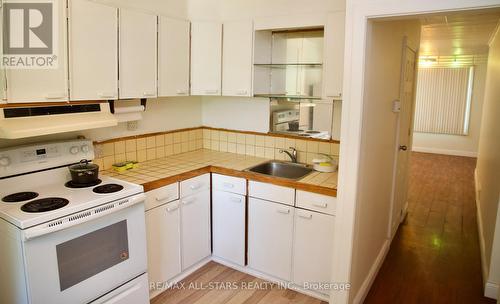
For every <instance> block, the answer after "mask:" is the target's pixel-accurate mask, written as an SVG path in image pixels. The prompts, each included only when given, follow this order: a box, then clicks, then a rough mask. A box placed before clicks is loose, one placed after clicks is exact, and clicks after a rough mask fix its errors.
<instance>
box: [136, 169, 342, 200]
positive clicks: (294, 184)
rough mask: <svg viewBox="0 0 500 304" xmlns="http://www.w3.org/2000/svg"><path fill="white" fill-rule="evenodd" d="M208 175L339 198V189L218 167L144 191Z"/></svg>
mask: <svg viewBox="0 0 500 304" xmlns="http://www.w3.org/2000/svg"><path fill="white" fill-rule="evenodd" d="M206 173H219V174H223V175H229V176H234V177H241V178H245V179H248V180H252V181H257V182H265V183H270V184H273V185H277V186H283V187H289V188H295V189H297V190H303V191H308V192H313V193H317V194H323V195H328V196H335V197H336V196H337V189H333V188H328V187H323V186H318V185H312V184H306V183H301V182H299V181H293V180H287V179H282V178H278V177H271V176H264V175H260V174H256V173H252V172H246V171H239V170H234V169H228V168H223V167H218V166H206V167H203V168H200V169H196V170H192V171H188V172H184V173H181V174H177V175H173V176H169V177H165V178H161V179H159V180H155V181H152V182H147V183H144V184H143V187H144V191H146V192H147V191H151V190H154V189H158V188H160V187H163V186H166V185H169V184H172V183H175V182H181V181H183V180H186V179H190V178H192V177H196V176H199V175H202V174H206Z"/></svg>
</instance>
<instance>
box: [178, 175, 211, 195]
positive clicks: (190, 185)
mask: <svg viewBox="0 0 500 304" xmlns="http://www.w3.org/2000/svg"><path fill="white" fill-rule="evenodd" d="M180 188H181V197H186V196H190V195H193V194H196V193H199V192H201V191H203V190H206V189H210V173H207V174H203V175H200V176H196V177H193V178H190V179H187V180H185V181H182V182H181V187H180Z"/></svg>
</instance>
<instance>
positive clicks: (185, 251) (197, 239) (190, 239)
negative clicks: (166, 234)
mask: <svg viewBox="0 0 500 304" xmlns="http://www.w3.org/2000/svg"><path fill="white" fill-rule="evenodd" d="M181 235H182V238H181V239H182V247H181V248H182V250H181V252H182V270H186V269H187V268H189V267H191V266H193V265H194V264H196V263H197V262H199V261H201V260H202V259H204V258H206V257H208V256H209V255H210V253H211V251H210V190H204V191H202V192H199V193H197V194H193V195H191V196H188V197H185V198H182V199H181Z"/></svg>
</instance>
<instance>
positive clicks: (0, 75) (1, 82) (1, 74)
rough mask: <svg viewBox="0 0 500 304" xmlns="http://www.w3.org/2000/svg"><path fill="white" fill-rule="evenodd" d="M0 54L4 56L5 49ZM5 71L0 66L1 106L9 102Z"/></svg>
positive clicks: (0, 17)
mask: <svg viewBox="0 0 500 304" xmlns="http://www.w3.org/2000/svg"><path fill="white" fill-rule="evenodd" d="M3 28H4V25H3V5H2V3H1V2H0V33H3ZM0 45H3V35H0ZM0 54H1V55H2V56H3V48H2V49H0ZM5 77H6V75H5V69H4V67H3V66H0V104H2V103H6V102H7V82H6V78H5Z"/></svg>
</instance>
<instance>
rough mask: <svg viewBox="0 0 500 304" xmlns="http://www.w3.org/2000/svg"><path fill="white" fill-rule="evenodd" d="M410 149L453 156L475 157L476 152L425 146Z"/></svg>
mask: <svg viewBox="0 0 500 304" xmlns="http://www.w3.org/2000/svg"><path fill="white" fill-rule="evenodd" d="M412 151H413V152H423V153H433V154H444V155H454V156H466V157H477V152H471V151H461V150H448V149H436V148H427V147H412Z"/></svg>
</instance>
